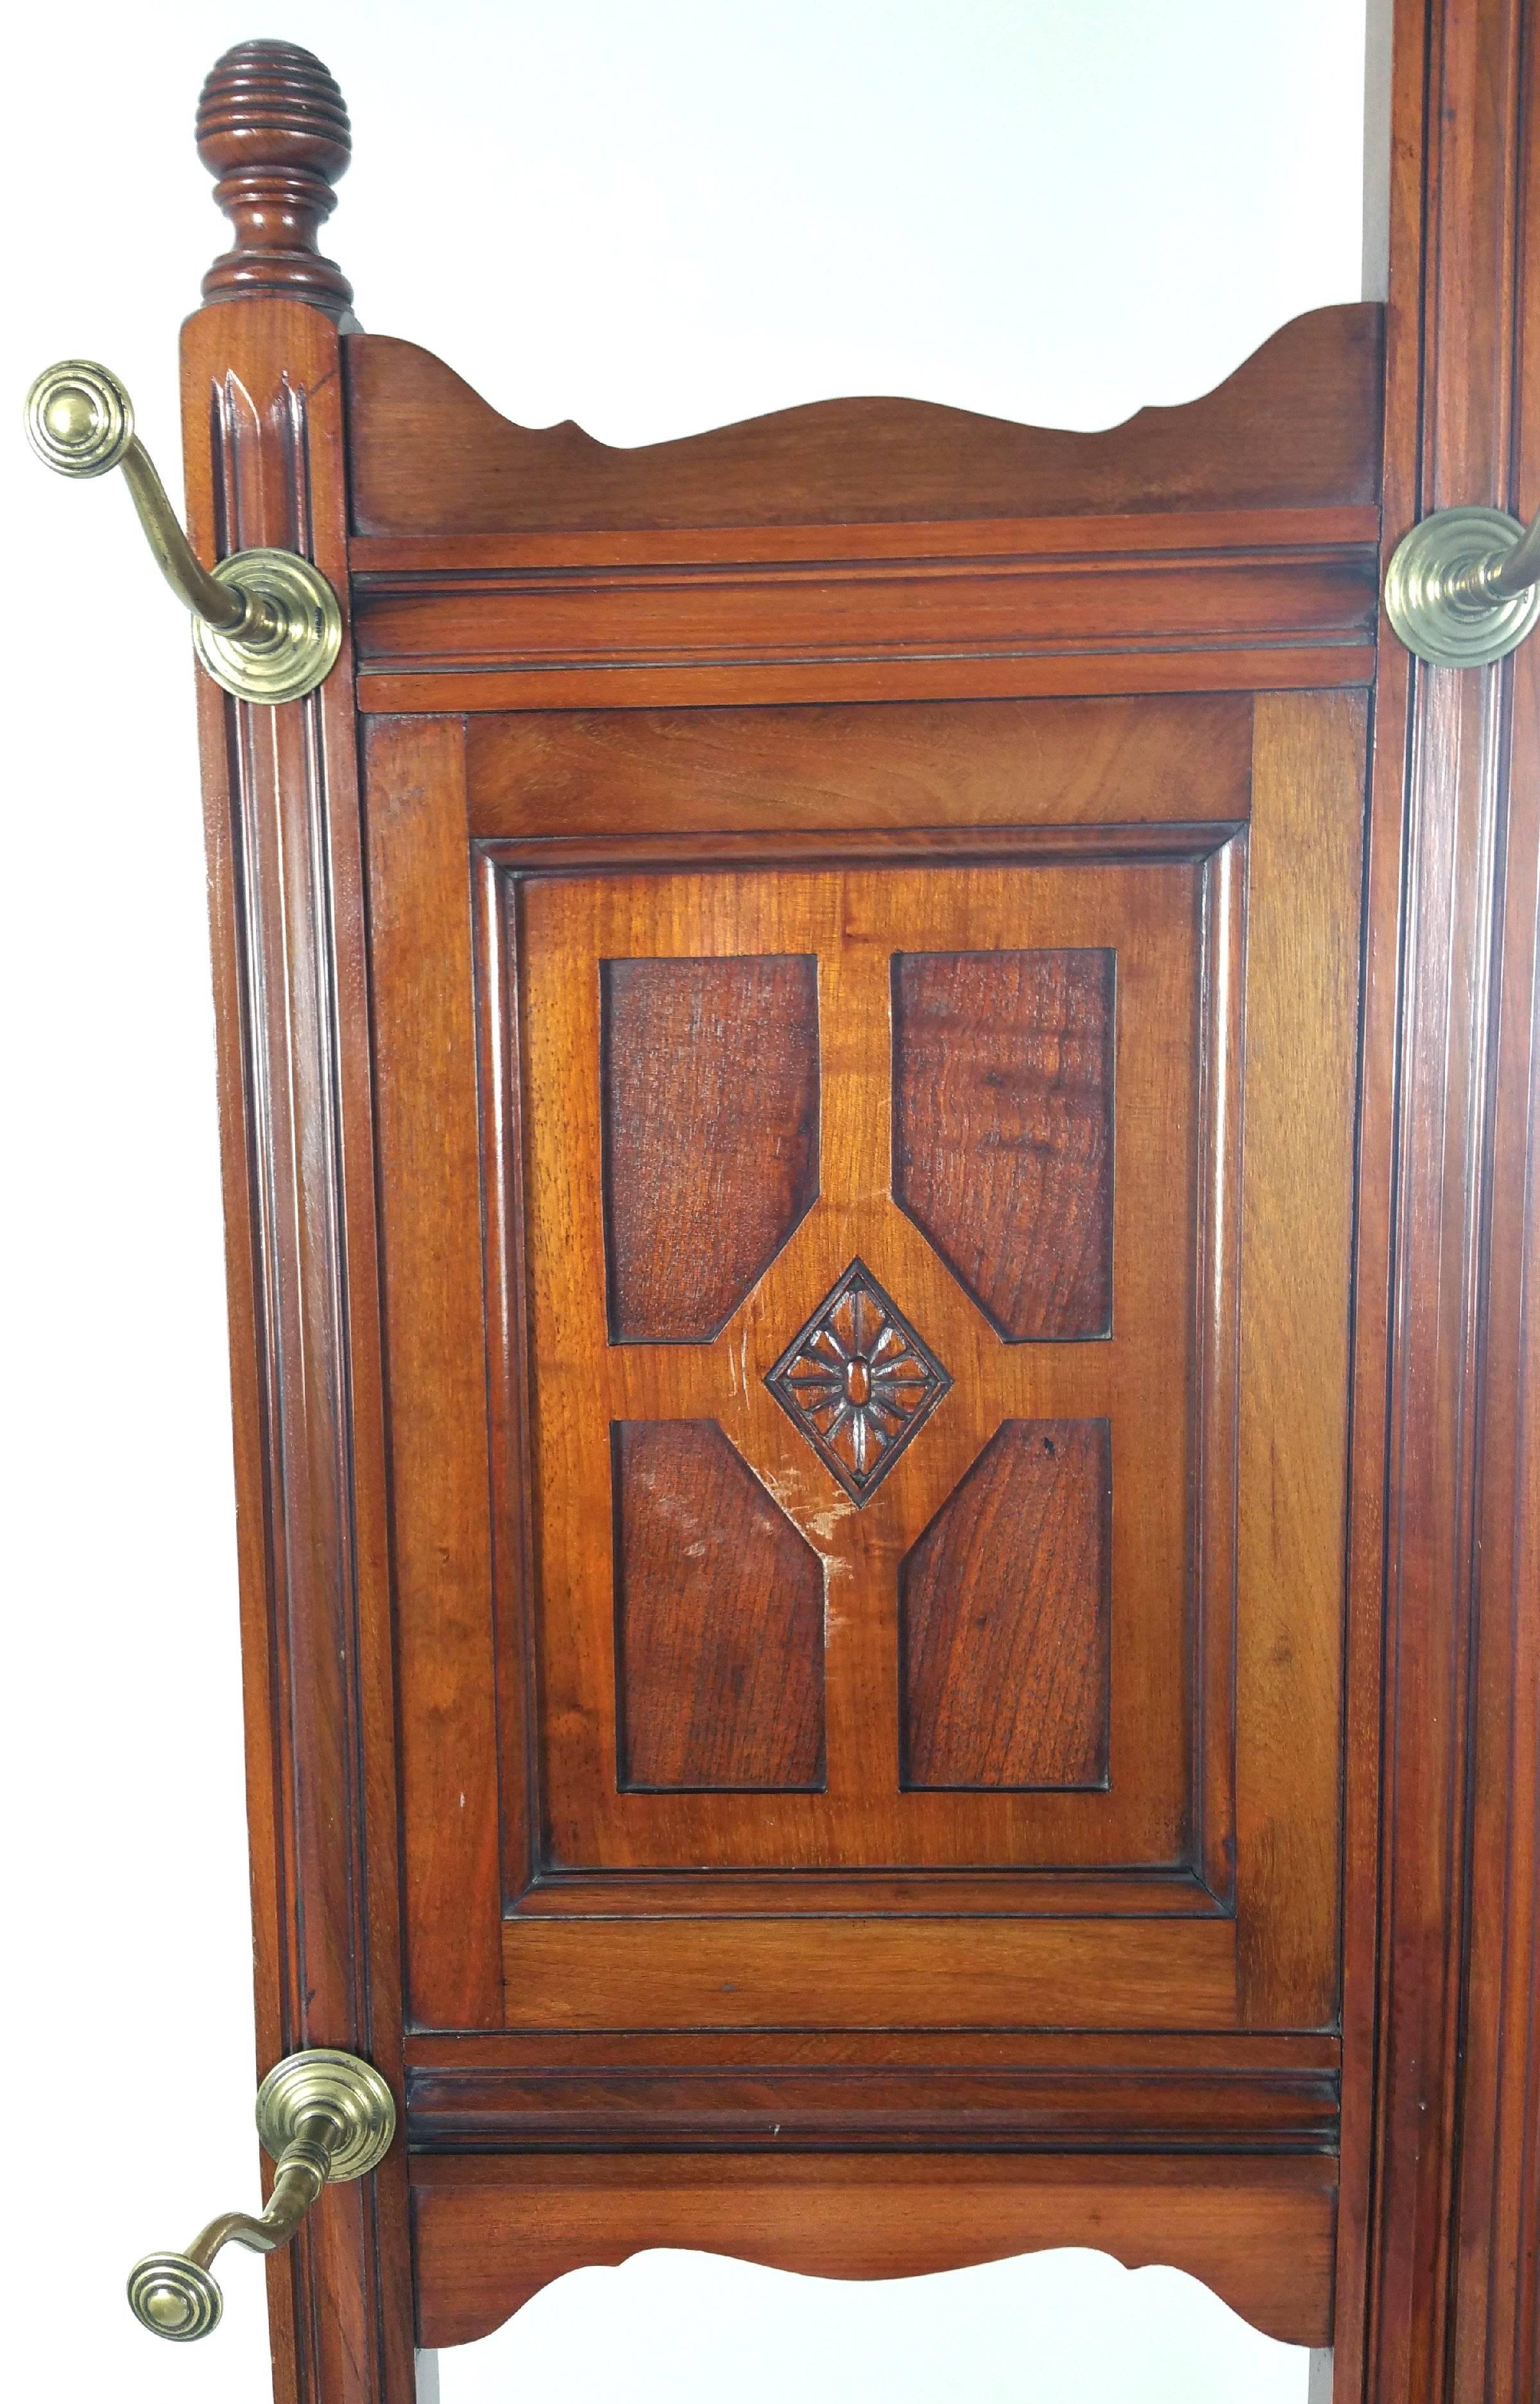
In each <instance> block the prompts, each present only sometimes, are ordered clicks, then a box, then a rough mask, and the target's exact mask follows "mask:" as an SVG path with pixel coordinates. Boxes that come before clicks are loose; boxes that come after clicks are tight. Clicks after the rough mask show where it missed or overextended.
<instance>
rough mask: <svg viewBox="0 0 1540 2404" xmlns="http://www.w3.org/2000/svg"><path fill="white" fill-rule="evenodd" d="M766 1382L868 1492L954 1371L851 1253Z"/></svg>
mask: <svg viewBox="0 0 1540 2404" xmlns="http://www.w3.org/2000/svg"><path fill="white" fill-rule="evenodd" d="M764 1382H765V1384H766V1385H767V1386H768V1387H769V1389H770V1391H771V1392H772V1393H773V1394H774V1395H775V1397H776V1400H777V1402H778V1403H779V1405H781V1408H782V1409H783V1410H784V1411H785V1412H786V1414H787V1416H788V1417H789V1418H790V1419H792V1420H793V1421H794V1422H795V1424H796V1426H797V1427H798V1428H800V1430H801V1431H802V1433H803V1434H804V1435H805V1437H806V1438H807V1441H808V1443H809V1444H810V1445H811V1446H812V1447H813V1449H814V1451H815V1452H816V1453H817V1454H818V1456H819V1460H820V1461H822V1462H823V1465H824V1467H825V1468H826V1469H827V1470H829V1471H830V1473H831V1474H832V1475H833V1476H834V1477H836V1478H837V1479H838V1480H839V1483H840V1484H841V1486H843V1487H844V1489H845V1490H846V1492H847V1494H848V1495H851V1496H852V1497H853V1498H854V1500H855V1501H856V1502H866V1501H867V1499H868V1498H869V1496H870V1495H872V1494H873V1493H874V1492H875V1489H876V1488H877V1487H878V1486H879V1485H880V1484H881V1483H882V1480H883V1479H884V1478H885V1477H886V1476H887V1475H888V1472H889V1470H890V1469H891V1468H892V1466H893V1463H894V1462H895V1461H897V1459H898V1457H899V1455H900V1453H901V1452H902V1451H903V1448H904V1446H905V1445H906V1444H908V1443H909V1442H910V1440H911V1438H912V1437H914V1436H915V1435H917V1433H918V1432H919V1430H920V1428H921V1427H922V1426H923V1425H924V1423H925V1421H926V1420H927V1419H929V1418H930V1416H931V1412H932V1411H933V1410H934V1409H935V1406H936V1405H937V1404H938V1403H939V1402H940V1400H941V1398H942V1396H943V1394H945V1391H946V1390H947V1388H948V1387H949V1386H950V1385H951V1382H952V1380H951V1378H950V1377H949V1376H948V1375H947V1373H946V1371H945V1369H944V1368H943V1367H942V1365H941V1363H940V1362H939V1361H938V1360H937V1359H936V1358H935V1355H934V1354H933V1353H932V1352H931V1351H930V1350H929V1349H927V1348H926V1346H925V1345H924V1344H922V1343H921V1341H920V1339H919V1337H918V1335H917V1334H916V1333H915V1330H914V1329H913V1328H912V1327H911V1326H910V1324H909V1321H907V1320H906V1319H905V1318H904V1316H903V1312H902V1311H901V1310H900V1308H899V1307H898V1305H897V1304H896V1303H895V1302H893V1301H892V1300H891V1299H890V1297H889V1295H888V1294H886V1293H884V1292H883V1290H882V1288H881V1286H879V1285H878V1283H877V1281H876V1279H875V1277H874V1276H873V1275H872V1272H871V1270H870V1269H869V1268H867V1267H866V1266H865V1265H864V1264H863V1263H862V1262H861V1261H852V1262H851V1264H850V1265H849V1267H848V1268H847V1270H846V1272H845V1274H844V1276H843V1277H842V1278H841V1279H839V1281H838V1283H837V1284H836V1285H834V1286H833V1287H832V1288H831V1290H830V1292H829V1293H827V1294H826V1295H825V1296H824V1298H823V1300H822V1302H820V1303H819V1307H818V1308H817V1310H815V1312H814V1313H813V1316H812V1318H811V1319H810V1320H808V1321H807V1323H806V1325H805V1327H804V1328H803V1329H802V1330H801V1332H800V1333H799V1334H798V1335H795V1336H793V1338H792V1340H791V1344H790V1345H789V1346H788V1347H787V1349H786V1350H785V1351H784V1352H783V1353H782V1354H781V1357H780V1359H779V1360H778V1361H777V1363H776V1365H775V1367H774V1368H773V1369H772V1370H771V1371H770V1373H769V1375H768V1376H767V1377H766V1378H765V1381H764Z"/></svg>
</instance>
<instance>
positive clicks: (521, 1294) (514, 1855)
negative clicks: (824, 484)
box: [460, 720, 539, 1911]
mask: <svg viewBox="0 0 1540 2404" xmlns="http://www.w3.org/2000/svg"><path fill="white" fill-rule="evenodd" d="M460 733H461V741H462V745H463V742H464V736H465V727H464V721H463V720H462V721H461V728H460ZM469 861H470V874H471V877H472V880H473V891H474V896H475V900H474V914H473V931H472V963H473V973H474V977H475V988H476V1041H477V1060H478V1083H479V1086H480V1092H481V1104H480V1108H479V1111H478V1113H477V1116H478V1121H479V1125H480V1130H481V1138H482V1193H483V1212H484V1218H483V1243H484V1248H485V1262H486V1265H485V1279H486V1295H487V1427H488V1434H489V1437H490V1445H489V1463H490V1468H491V1487H490V1490H489V1493H488V1496H487V1507H488V1513H489V1519H490V1530H491V1543H492V1578H493V1665H494V1676H495V1680H496V1691H497V1732H496V1745H497V1826H498V1858H499V1865H500V1883H501V1890H502V1908H503V1910H504V1911H507V1910H508V1909H509V1908H510V1907H511V1905H512V1904H514V1903H515V1902H516V1901H517V1898H518V1897H519V1896H520V1895H522V1894H524V1893H525V1891H526V1889H527V1888H528V1886H529V1884H530V1882H531V1880H533V1879H534V1878H535V1877H536V1875H537V1873H538V1869H539V1791H538V1783H537V1769H538V1763H537V1753H536V1742H535V1732H536V1730H537V1729H538V1727H539V1698H538V1692H537V1682H538V1677H539V1663H538V1659H537V1653H536V1646H535V1642H534V1627H535V1607H536V1587H535V1543H534V1519H533V1498H534V1493H535V1484H534V1459H533V1432H532V1425H531V1391H530V1381H529V1365H528V1364H529V1327H528V1314H527V1308H526V1297H525V1190H524V1188H525V1154H524V1124H523V1122H524V1075H523V1069H522V1058H521V1055H522V1041H523V1037H522V1013H521V1007H520V993H519V927H518V907H517V896H516V894H515V893H513V892H512V891H511V890H509V889H507V888H506V885H505V880H504V879H503V878H502V877H501V876H500V875H499V874H498V872H497V864H496V862H495V861H494V860H490V859H489V858H488V857H487V855H486V854H485V852H484V851H483V849H482V848H481V846H478V845H475V844H471V845H470V846H469ZM510 1521H511V1523H512V1524H511V1525H510Z"/></svg>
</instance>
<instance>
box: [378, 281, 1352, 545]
mask: <svg viewBox="0 0 1540 2404" xmlns="http://www.w3.org/2000/svg"><path fill="white" fill-rule="evenodd" d="M1379 339H1380V338H1379V311H1378V310H1377V309H1375V308H1372V307H1365V306H1357V307H1348V308H1335V309H1318V310H1315V311H1313V312H1312V313H1311V314H1309V316H1305V317H1296V318H1295V320H1294V321H1293V322H1292V324H1290V325H1288V326H1285V327H1284V328H1282V329H1281V332H1279V333H1277V334H1274V335H1273V336H1272V337H1271V338H1270V340H1269V341H1268V342H1265V343H1264V344H1263V346H1262V348H1261V349H1260V350H1259V351H1257V352H1255V353H1254V354H1253V356H1252V357H1251V358H1249V359H1248V360H1247V361H1246V362H1245V364H1244V365H1243V366H1242V367H1239V368H1238V369H1237V370H1236V371H1235V373H1234V374H1233V375H1232V376H1230V377H1229V378H1228V379H1227V380H1226V381H1225V383H1224V384H1220V385H1219V386H1218V388H1217V389H1216V390H1215V391H1213V392H1211V393H1210V394H1208V395H1207V396H1206V397H1205V398H1203V399H1202V400H1198V401H1192V402H1188V403H1187V404H1185V405H1184V406H1183V407H1182V408H1178V409H1146V410H1141V412H1139V414H1138V415H1137V416H1136V417H1133V418H1130V419H1129V420H1128V422H1127V424H1126V425H1124V426H1116V427H1113V429H1111V430H1110V431H1109V432H1107V433H1102V434H1070V433H1059V432H1054V431H1050V430H1048V429H1046V428H1043V427H1042V426H1015V425H1010V424H1007V423H1006V422H1005V421H1003V420H1001V419H999V418H988V417H979V416H975V415H973V414H972V413H971V412H969V411H967V410H959V409H945V408H941V407H937V406H935V405H934V404H931V403H929V402H924V401H904V400H825V401H817V402H815V403H813V405H812V406H811V407H809V408H805V409H791V410H783V411H781V412H778V413H777V414H776V415H775V416H771V417H761V418H753V419H750V420H749V421H748V422H747V423H745V424H743V425H739V426H722V427H721V428H719V429H718V430H717V431H715V432H713V433H707V434H695V435H691V436H688V437H687V438H686V439H685V440H681V441H676V442H658V443H651V444H649V445H646V446H644V447H643V448H641V449H639V450H615V449H611V448H610V447H609V445H608V444H607V443H603V442H596V441H595V440H594V439H593V437H592V436H591V435H587V434H584V433H583V432H582V430H581V427H579V426H573V425H570V424H568V425H564V426H549V427H546V428H544V429H539V430H530V429H528V428H526V427H524V426H514V425H512V424H511V423H510V421H509V420H508V419H507V418H504V417H500V416H499V415H498V414H497V411H496V410H494V409H492V408H491V407H489V405H488V404H487V402H485V401H484V400H483V399H482V398H480V396H479V395H478V394H476V393H474V392H473V391H472V390H471V389H470V387H469V384H464V383H462V381H461V380H460V378H459V377H458V376H456V375H455V373H454V371H453V370H451V369H450V368H447V367H445V366H444V364H443V362H442V361H441V360H440V359H437V358H435V357H434V356H432V354H431V353H430V352H427V351H423V350H419V349H417V348H416V347H415V345H413V344H412V343H409V342H396V341H392V340H390V339H389V338H387V337H385V336H381V335H374V334H361V335H354V336H351V337H350V338H349V340H348V342H347V344H346V359H347V377H348V405H349V437H350V465H351V468H352V482H351V492H352V509H353V526H354V530H355V532H357V533H358V534H371V535H383V534H394V535H411V534H430V533H434V532H437V531H438V530H440V529H443V530H445V531H447V532H450V533H453V534H455V535H469V534H487V533H503V532H520V531H524V530H526V529H528V530H532V531H533V530H539V529H543V528H553V527H560V528H564V529H565V528H584V527H603V528H605V529H607V530H608V529H610V528H615V527H626V526H636V527H647V526H682V527H699V526H730V525H746V526H760V525H786V524H793V525H795V524H814V523H819V524H833V525H843V524H845V523H846V522H847V520H851V519H855V520H858V521H867V522H875V521H881V520H884V519H891V518H928V517H930V518H973V517H992V516H1014V517H1024V516H1032V515H1042V516H1058V515H1085V514H1089V513H1093V512H1099V513H1103V514H1105V513H1110V512H1116V511H1122V510H1183V509H1192V508H1194V507H1208V508H1212V509H1226V508H1230V509H1234V508H1253V509H1254V508H1262V507H1273V508H1279V509H1287V508H1291V507H1321V506H1323V505H1324V504H1327V503H1332V502H1337V503H1344V504H1351V503H1369V502H1373V501H1374V500H1375V499H1376V498H1377V497H1378V468H1379Z"/></svg>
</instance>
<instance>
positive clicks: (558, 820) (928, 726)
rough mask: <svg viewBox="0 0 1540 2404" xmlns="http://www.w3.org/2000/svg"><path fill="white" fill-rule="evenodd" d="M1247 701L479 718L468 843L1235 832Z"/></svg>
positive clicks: (1243, 784)
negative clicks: (1199, 827)
mask: <svg viewBox="0 0 1540 2404" xmlns="http://www.w3.org/2000/svg"><path fill="white" fill-rule="evenodd" d="M1252 707H1253V705H1252V700H1251V697H1250V695H1249V694H1239V693H1225V694H1204V695H1201V696H1197V695H1195V696H1190V697H1186V698H1183V699H1181V700H1173V699H1169V698H1166V697H1162V696H1154V695H1153V696H1151V697H1149V698H1147V699H1141V700H1138V701H1129V700H1113V701H1031V702H1027V701H983V702H893V703H889V704H886V705H884V706H881V707H872V708H849V709H795V708H784V709H691V710H668V711H664V710H630V709H622V710H582V711H578V712H573V713H567V712H549V713H548V712H545V711H540V710H532V711H529V712H526V713H521V714H519V715H517V716H512V717H506V718H497V717H477V718H474V719H472V720H469V724H468V726H467V730H466V742H467V745H468V759H469V771H468V773H469V784H470V807H471V810H472V812H473V817H472V832H474V833H475V834H476V835H478V836H481V837H483V838H497V840H499V841H502V842H513V841H516V840H518V839H519V838H521V837H523V838H531V837H533V838H539V837H544V838H546V839H548V840H553V841H560V842H563V843H567V844H570V843H572V842H575V841H577V840H579V839H581V838H584V837H587V838H590V839H598V840H601V841H607V842H608V845H609V851H610V854H611V856H614V855H615V854H616V851H617V848H618V846H617V837H618V835H619V834H620V832H621V831H622V830H623V842H624V846H631V845H634V844H638V845H639V844H645V843H647V842H649V841H650V840H651V839H652V838H683V837H688V836H689V835H691V834H699V835H708V834H726V835H731V836H732V837H734V838H735V841H734V845H733V856H734V857H735V858H740V859H741V858H744V857H748V858H750V859H752V858H753V857H755V854H754V853H753V852H752V851H751V850H749V846H748V845H747V844H746V842H745V840H744V838H746V837H752V838H756V839H758V840H761V841H763V840H764V839H765V838H767V837H768V838H773V839H774V840H775V841H777V842H784V841H785V840H786V839H787V838H788V837H797V836H800V837H802V838H803V839H807V838H809V837H812V838H816V839H817V840H819V841H820V842H821V841H824V840H826V839H829V838H832V837H835V836H837V835H839V834H840V833H842V832H844V833H853V832H864V833H878V832H880V833H882V834H884V835H885V836H887V837H888V838H889V840H898V839H899V838H901V837H903V835H905V834H910V833H915V834H928V835H929V836H931V839H932V840H934V839H936V838H939V837H940V836H941V835H942V834H943V833H944V832H948V831H949V832H952V833H954V834H956V835H959V836H961V835H972V836H979V835H982V836H983V837H984V838H985V839H986V840H989V839H991V838H992V839H993V840H995V841H996V842H999V841H1001V840H1002V839H1004V838H1006V837H1007V836H1009V835H1010V834H1012V833H1016V834H1019V833H1020V832H1022V831H1023V830H1024V829H1025V830H1029V831H1031V832H1034V833H1041V832H1047V831H1050V830H1053V829H1056V828H1057V829H1062V830H1065V831H1067V832H1081V831H1084V830H1085V828H1087V827H1093V828H1094V827H1108V826H1119V827H1124V828H1127V829H1129V830H1132V829H1134V828H1136V827H1141V826H1154V827H1161V826H1166V827H1174V826H1177V825H1182V824H1184V825H1187V826H1191V825H1192V823H1193V822H1194V820H1195V819H1197V820H1203V821H1207V822H1209V823H1211V824H1212V823H1215V822H1217V823H1218V824H1220V825H1222V826H1224V827H1225V830H1226V831H1229V830H1231V829H1233V828H1234V827H1235V826H1237V825H1239V823H1240V822H1241V821H1242V820H1243V819H1244V818H1245V817H1246V815H1247V813H1248V811H1249V809H1250V807H1251V784H1252ZM1197 763H1201V764H1200V765H1197ZM1218 839H1219V838H1218V837H1211V838H1210V839H1209V841H1208V842H1207V844H1206V845H1203V846H1202V847H1203V848H1207V849H1211V848H1212V847H1213V843H1214V841H1216V840H1218Z"/></svg>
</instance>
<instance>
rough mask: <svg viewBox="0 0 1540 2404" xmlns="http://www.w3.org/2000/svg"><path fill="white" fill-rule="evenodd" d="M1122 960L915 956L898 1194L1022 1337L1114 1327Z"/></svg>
mask: <svg viewBox="0 0 1540 2404" xmlns="http://www.w3.org/2000/svg"><path fill="white" fill-rule="evenodd" d="M1113 992H1114V979H1113V954H1112V953H1111V952H1109V951H1079V952H1069V951H1041V952H954V953H950V954H946V953H933V952H932V953H915V952H901V953H900V954H899V955H898V957H896V958H895V960H894V962H893V1199H894V1201H895V1202H897V1203H898V1204H899V1206H900V1208H901V1209H904V1210H907V1211H908V1213H909V1215H910V1217H911V1218H912V1219H913V1220H914V1221H915V1223H916V1224H917V1226H919V1227H922V1228H923V1229H924V1231H925V1233H926V1234H927V1235H928V1236H929V1237H930V1238H931V1242H932V1243H933V1244H934V1245H935V1247H936V1249H937V1251H939V1252H941V1253H942V1255H943V1256H944V1258H945V1260H946V1262H947V1264H948V1265H949V1267H950V1268H951V1269H952V1271H953V1273H954V1275H956V1276H957V1277H958V1278H959V1279H960V1281H961V1282H962V1284H963V1285H964V1286H966V1288H967V1290H968V1292H969V1293H971V1294H972V1296H973V1300H974V1301H975V1302H976V1303H977V1304H978V1306H979V1307H980V1309H981V1310H983V1311H985V1312H986V1313H987V1316H988V1317H989V1319H990V1320H991V1321H993V1323H994V1325H995V1327H996V1328H997V1329H998V1330H999V1332H1000V1334H1001V1335H1003V1336H1005V1337H1006V1338H1007V1340H1008V1341H1010V1342H1013V1343H1021V1342H1023V1341H1026V1340H1027V1339H1029V1338H1036V1339H1039V1340H1043V1339H1045V1338H1050V1337H1057V1338H1059V1339H1061V1340H1062V1339H1067V1338H1071V1337H1076V1336H1088V1335H1108V1334H1110V1333H1111V1316H1112V1304H1113Z"/></svg>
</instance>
